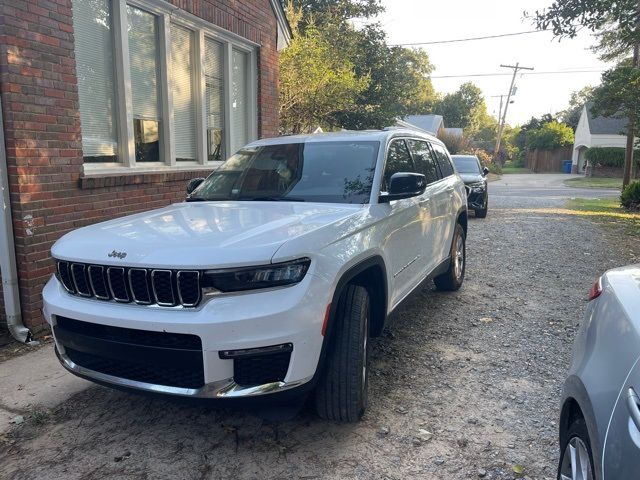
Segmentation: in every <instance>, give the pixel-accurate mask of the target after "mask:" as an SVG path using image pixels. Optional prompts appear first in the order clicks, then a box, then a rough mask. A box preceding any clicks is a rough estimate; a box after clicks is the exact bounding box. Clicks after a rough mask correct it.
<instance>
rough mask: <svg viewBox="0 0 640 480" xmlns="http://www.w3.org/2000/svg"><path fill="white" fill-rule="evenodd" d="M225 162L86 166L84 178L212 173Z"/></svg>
mask: <svg viewBox="0 0 640 480" xmlns="http://www.w3.org/2000/svg"><path fill="white" fill-rule="evenodd" d="M222 163H223V162H209V163H207V164H205V165H202V164H199V163H197V164H196V163H185V164H178V165H171V166H170V165H164V164H153V165H140V166H135V167H125V166H122V165H115V166H114V165H113V164H108V165H104V164H102V165H101V164H94V165H92V164H87V163H85V164H84V166H83V167H84V168H83V174H82V176H83V177H84V178H92V177H104V176H107V175H141V174H152V173H171V172H198V171H211V170H215V169H216V168H218V167H219V166H220V165H222Z"/></svg>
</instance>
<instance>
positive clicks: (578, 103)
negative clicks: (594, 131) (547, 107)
mask: <svg viewBox="0 0 640 480" xmlns="http://www.w3.org/2000/svg"><path fill="white" fill-rule="evenodd" d="M593 90H594V88H593V87H592V86H586V87H583V88H582V89H580V90H576V91H575V92H573V93H572V94H571V97H570V98H569V107H568V108H567V109H566V110H562V111H561V112H558V118H559V119H560V120H562V122H564V123H566V124H567V125H569V126H571V128H573V131H575V130H576V128H577V127H578V122H579V121H580V116H581V115H582V108H583V107H584V106H585V105H586V104H587V102H589V101H591V100H592V99H593Z"/></svg>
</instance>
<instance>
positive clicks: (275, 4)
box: [270, 0, 292, 45]
mask: <svg viewBox="0 0 640 480" xmlns="http://www.w3.org/2000/svg"><path fill="white" fill-rule="evenodd" d="M270 1H271V8H272V9H273V13H274V14H275V15H276V20H277V21H278V26H279V27H280V29H281V30H282V33H283V34H284V42H285V44H286V45H289V44H290V43H291V37H292V33H291V26H290V25H289V21H288V20H287V15H286V14H285V12H284V8H283V7H282V3H281V2H280V0H270Z"/></svg>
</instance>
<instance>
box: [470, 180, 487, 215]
mask: <svg viewBox="0 0 640 480" xmlns="http://www.w3.org/2000/svg"><path fill="white" fill-rule="evenodd" d="M465 188H466V190H467V205H468V206H469V208H471V209H482V208H485V205H486V202H485V198H486V196H487V190H486V188H485V189H478V188H477V187H476V188H472V187H469V186H468V185H466V186H465Z"/></svg>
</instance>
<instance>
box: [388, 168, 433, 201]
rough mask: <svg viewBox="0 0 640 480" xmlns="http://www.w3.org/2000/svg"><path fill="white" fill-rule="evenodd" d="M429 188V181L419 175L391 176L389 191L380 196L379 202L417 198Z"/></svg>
mask: <svg viewBox="0 0 640 480" xmlns="http://www.w3.org/2000/svg"><path fill="white" fill-rule="evenodd" d="M426 188H427V179H426V177H425V176H424V175H421V174H419V173H408V172H399V173H394V174H393V175H391V179H390V180H389V191H388V192H387V193H384V194H382V195H380V197H379V198H378V202H380V203H389V202H390V201H392V200H402V199H403V198H411V197H417V196H418V195H422V194H423V193H424V191H425V189H426Z"/></svg>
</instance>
